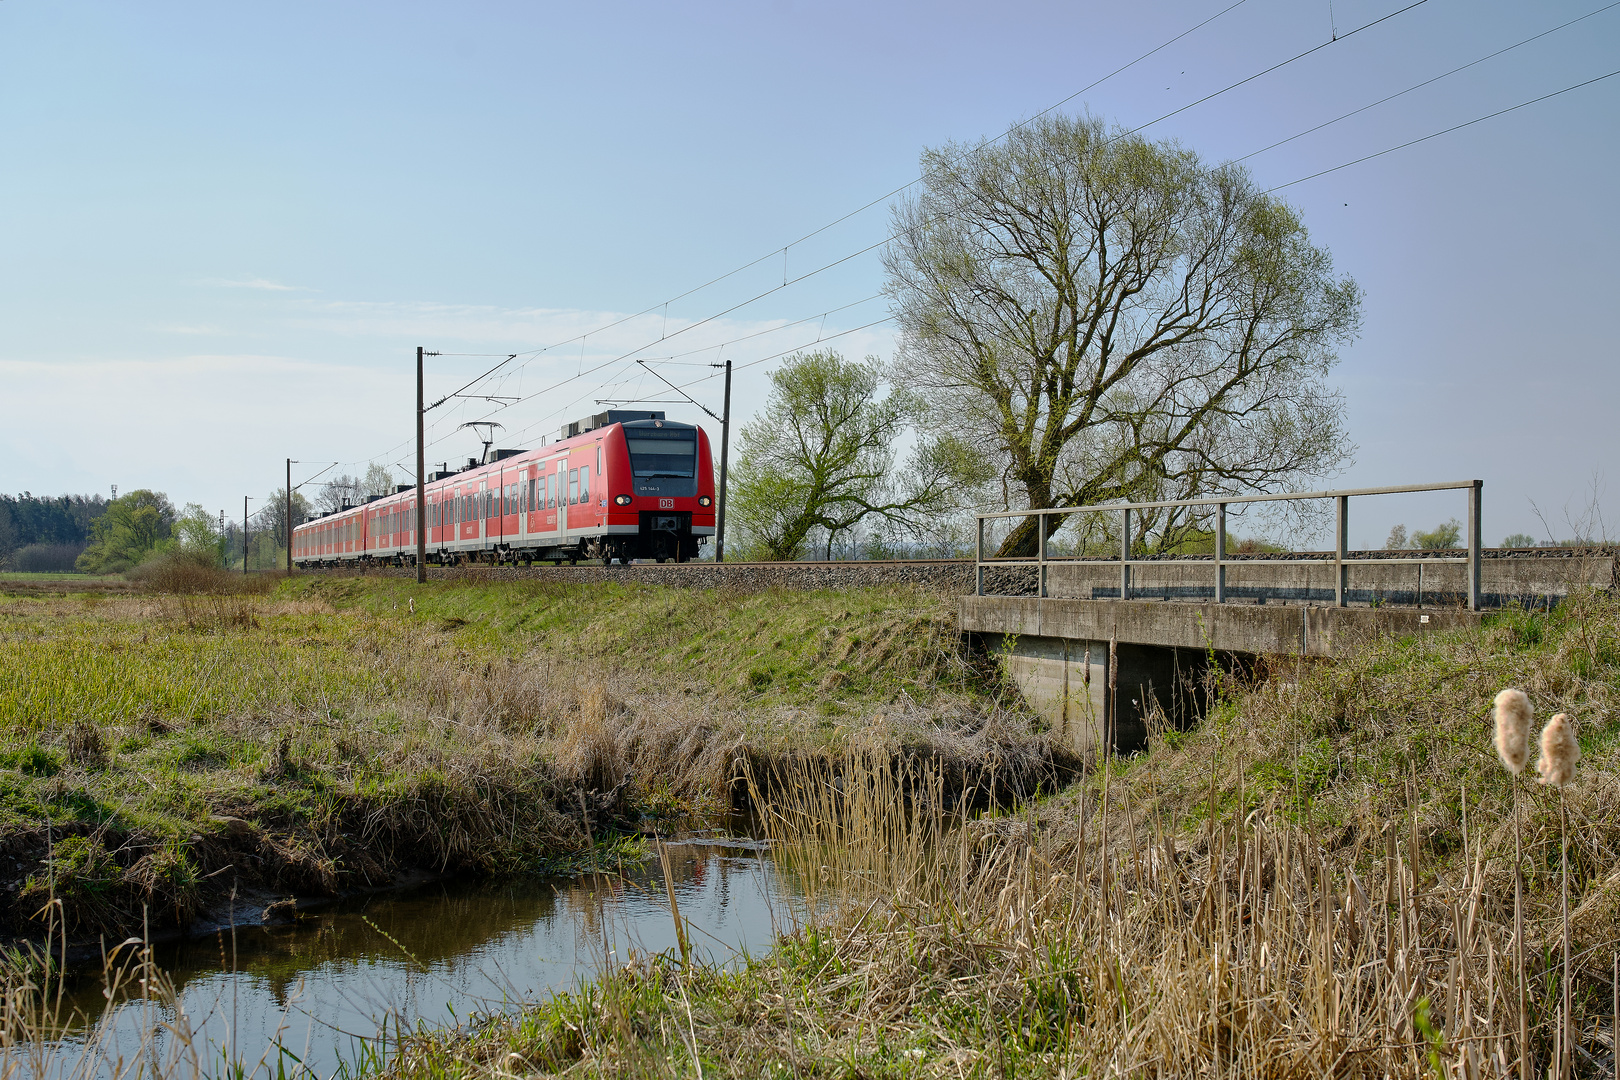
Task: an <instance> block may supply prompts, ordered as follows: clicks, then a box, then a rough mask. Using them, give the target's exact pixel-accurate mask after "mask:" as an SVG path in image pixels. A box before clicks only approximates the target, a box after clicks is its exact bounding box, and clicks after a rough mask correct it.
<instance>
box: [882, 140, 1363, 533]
mask: <svg viewBox="0 0 1620 1080" xmlns="http://www.w3.org/2000/svg"><path fill="white" fill-rule="evenodd" d="M923 175H924V181H923V188H922V190H921V192H920V194H919V195H917V196H916V197H915V198H912V199H909V200H905V201H902V202H901V203H899V204H897V205H896V207H895V208H894V211H893V215H894V219H895V220H894V225H895V240H894V241H893V242H892V243H891V245H890V247H889V248H888V249H887V250H886V252H885V256H884V266H885V269H886V270H887V274H888V277H887V284H886V290H887V293H888V295H889V297H890V298H891V300H892V302H893V307H894V310H895V313H896V315H897V317H898V320H899V325H900V332H901V345H900V351H899V354H898V358H897V359H898V365H897V366H898V369H899V372H900V374H901V377H902V380H903V381H904V382H905V384H906V385H907V386H909V387H910V388H911V389H913V390H915V391H919V392H922V393H924V394H926V395H927V396H928V398H929V399H930V401H931V403H932V409H931V414H930V415H931V417H932V423H933V424H934V425H935V426H937V427H938V428H939V429H940V430H941V431H942V432H944V431H949V432H950V433H952V434H954V435H955V436H957V437H958V438H963V439H967V440H971V441H972V442H973V443H974V444H975V445H976V446H977V447H978V449H979V451H980V452H981V453H983V454H985V455H986V456H987V458H989V459H991V460H994V461H997V462H998V463H1000V464H1002V465H1003V471H1002V477H1001V479H1002V487H1001V501H1003V502H1004V504H1005V505H1007V506H1008V507H1009V508H1011V509H1022V508H1024V507H1029V508H1048V507H1067V506H1086V505H1095V504H1098V503H1102V502H1107V501H1113V500H1119V499H1133V500H1143V499H1176V498H1192V497H1198V496H1203V495H1213V494H1228V493H1238V492H1249V491H1264V490H1275V489H1278V488H1282V487H1286V486H1288V485H1290V484H1293V483H1297V482H1298V481H1299V480H1300V479H1302V478H1304V477H1308V476H1322V475H1328V474H1331V473H1332V472H1334V471H1336V470H1337V469H1338V468H1340V467H1341V466H1342V465H1343V463H1344V462H1345V461H1346V460H1347V458H1348V455H1349V454H1350V453H1351V451H1352V450H1353V447H1352V446H1351V444H1350V442H1349V439H1348V438H1347V435H1346V431H1345V422H1344V405H1343V401H1342V399H1341V397H1340V395H1339V394H1338V393H1337V392H1336V391H1334V390H1333V389H1332V388H1331V387H1329V386H1328V385H1327V383H1326V381H1325V380H1326V377H1327V375H1328V373H1329V371H1330V370H1331V369H1332V367H1333V365H1334V364H1335V363H1336V361H1337V355H1336V353H1335V351H1334V350H1335V348H1336V347H1337V346H1338V345H1339V344H1341V343H1343V342H1345V341H1347V340H1349V339H1350V338H1351V337H1353V336H1354V334H1355V331H1356V330H1357V328H1358V325H1359V319H1360V304H1361V297H1360V290H1359V289H1358V288H1357V286H1356V284H1355V282H1353V281H1352V280H1350V279H1349V278H1348V277H1335V275H1334V270H1333V263H1332V258H1331V256H1330V255H1329V254H1328V252H1327V251H1326V250H1324V249H1323V248H1321V247H1319V246H1317V245H1314V244H1312V243H1311V240H1310V238H1309V236H1308V235H1307V233H1306V230H1305V227H1304V225H1303V224H1302V222H1301V221H1300V218H1299V215H1298V214H1297V213H1296V212H1295V211H1294V210H1293V209H1291V208H1290V207H1288V206H1287V205H1285V204H1284V203H1283V202H1281V201H1280V200H1278V199H1275V198H1273V197H1271V196H1268V195H1266V194H1264V193H1262V192H1261V191H1259V190H1258V189H1257V188H1256V186H1255V184H1254V183H1253V181H1252V180H1251V179H1250V177H1249V175H1248V173H1247V172H1246V171H1245V170H1243V169H1241V168H1239V167H1238V166H1236V165H1230V164H1227V165H1214V166H1211V165H1207V164H1205V163H1203V162H1201V161H1200V160H1199V159H1198V157H1197V155H1196V154H1194V153H1192V152H1191V151H1189V150H1187V149H1185V148H1183V147H1181V146H1180V145H1178V144H1176V143H1174V142H1154V141H1151V140H1148V139H1144V138H1141V137H1138V136H1135V135H1130V134H1126V133H1123V132H1121V131H1118V130H1111V129H1110V128H1109V126H1108V125H1106V124H1105V123H1104V122H1102V121H1101V120H1098V119H1095V118H1092V117H1081V118H1068V117H1051V118H1046V119H1041V120H1038V121H1035V122H1032V123H1030V124H1027V125H1025V126H1023V127H1021V128H1019V129H1018V130H1017V131H1015V132H1013V133H1012V134H1011V135H1010V136H1009V137H1008V138H1007V139H1005V140H1004V141H1003V142H1001V143H998V144H994V145H988V146H979V147H961V146H955V145H948V146H945V147H942V148H939V149H934V150H929V151H927V152H925V153H924V155H923ZM1048 520H1049V523H1050V524H1049V529H1050V530H1055V529H1056V528H1057V527H1059V525H1060V524H1061V518H1060V517H1059V516H1057V515H1054V516H1053V517H1051V518H1049V519H1048ZM1199 527H1200V518H1199V516H1198V515H1197V514H1190V513H1187V512H1183V511H1171V512H1160V513H1158V514H1156V515H1142V516H1141V521H1140V524H1139V526H1138V528H1139V529H1140V530H1142V532H1141V534H1140V535H1139V536H1138V537H1137V540H1138V541H1139V542H1140V543H1142V544H1157V545H1166V544H1173V543H1176V542H1178V541H1179V540H1180V539H1182V538H1184V537H1185V536H1186V535H1187V534H1188V532H1189V531H1190V530H1193V529H1197V528H1199ZM1035 530H1036V524H1035V519H1033V518H1029V519H1025V520H1024V521H1023V522H1022V523H1021V524H1020V525H1019V527H1018V528H1016V529H1015V530H1013V532H1012V533H1011V534H1010V535H1009V536H1008V537H1007V539H1006V541H1005V542H1004V543H1003V544H1002V546H1001V552H1000V553H1001V554H1003V555H1014V554H1028V553H1030V552H1032V551H1033V550H1034V546H1035V539H1036V534H1035ZM1150 534H1151V535H1150Z"/></svg>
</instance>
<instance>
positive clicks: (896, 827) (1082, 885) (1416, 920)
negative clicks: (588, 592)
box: [390, 596, 1620, 1077]
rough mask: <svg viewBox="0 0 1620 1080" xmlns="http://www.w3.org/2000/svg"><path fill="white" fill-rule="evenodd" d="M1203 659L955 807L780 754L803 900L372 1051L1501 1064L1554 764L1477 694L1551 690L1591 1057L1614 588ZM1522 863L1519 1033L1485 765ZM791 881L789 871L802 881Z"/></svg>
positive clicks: (1602, 998) (1017, 1071)
mask: <svg viewBox="0 0 1620 1080" xmlns="http://www.w3.org/2000/svg"><path fill="white" fill-rule="evenodd" d="M1263 674H1264V675H1265V677H1264V678H1263V679H1257V680H1256V681H1254V682H1250V683H1247V684H1242V685H1240V684H1236V683H1230V682H1229V683H1227V684H1225V685H1222V686H1220V687H1219V693H1220V699H1219V705H1218V707H1217V708H1216V709H1215V710H1214V712H1213V713H1212V714H1211V715H1210V716H1209V717H1208V718H1207V719H1206V721H1205V722H1204V723H1203V724H1202V725H1201V726H1200V727H1199V728H1198V729H1197V730H1195V731H1191V732H1187V733H1180V734H1178V733H1175V732H1172V731H1168V730H1164V729H1162V728H1161V729H1159V730H1157V731H1155V733H1154V735H1153V738H1152V741H1151V746H1150V750H1149V752H1147V753H1145V754H1143V755H1139V756H1137V757H1134V758H1131V759H1129V760H1124V761H1117V762H1115V763H1113V764H1112V765H1111V767H1110V768H1108V769H1105V770H1099V771H1098V772H1097V773H1096V774H1095V775H1093V776H1091V777H1089V778H1088V779H1087V780H1086V781H1084V782H1082V783H1079V784H1076V785H1072V786H1071V787H1069V788H1068V789H1066V790H1064V791H1062V792H1061V793H1058V794H1056V795H1054V796H1052V797H1049V798H1044V799H1042V800H1039V801H1031V802H1028V803H1026V804H1025V805H1023V806H1022V807H1021V808H1020V809H1018V810H1017V811H1014V812H1010V813H1002V814H990V815H985V816H981V817H979V818H977V819H973V820H960V819H957V818H954V817H951V816H949V815H948V814H946V813H945V812H944V811H943V807H942V806H941V805H940V803H939V801H938V800H934V799H930V798H928V797H926V796H927V793H928V792H929V791H930V790H933V789H934V788H935V787H936V786H937V783H938V781H937V780H936V779H934V778H933V777H932V776H930V775H929V774H928V773H927V771H926V767H925V766H924V767H922V771H920V772H914V773H913V774H912V775H910V776H907V775H904V774H903V773H898V772H896V771H895V770H894V768H893V766H892V763H891V762H889V761H887V760H885V759H882V758H878V759H871V758H862V757H860V756H858V755H857V756H853V757H851V758H849V759H847V760H846V761H845V762H844V763H843V764H842V765H841V766H837V767H831V766H828V765H826V764H825V763H807V764H805V765H804V767H803V769H802V771H801V774H800V776H799V777H798V783H789V784H785V785H779V786H778V787H777V788H776V789H775V791H776V794H775V796H774V798H773V799H772V800H771V805H772V809H771V812H770V814H769V819H770V820H771V821H773V822H775V823H777V827H778V832H779V839H780V843H779V845H778V855H777V857H778V859H779V861H780V862H781V863H782V864H784V865H787V866H790V867H794V866H797V867H801V868H803V870H804V871H805V872H804V873H803V874H802V875H801V878H802V881H803V882H804V883H805V885H806V887H807V888H808V889H810V890H811V892H812V895H816V894H819V895H822V896H826V895H829V894H831V895H836V896H838V897H839V898H840V903H838V904H837V905H836V906H835V908H834V914H832V915H830V916H828V917H824V918H821V919H817V920H812V921H809V922H807V923H806V924H805V925H803V926H800V927H797V928H794V927H784V929H785V930H789V931H790V932H789V933H787V934H786V936H784V937H783V938H782V940H781V942H780V944H779V946H778V948H777V949H776V950H775V951H774V952H772V953H771V954H770V955H769V956H764V957H758V958H755V959H753V960H750V961H749V962H747V963H746V964H744V965H741V966H735V965H734V966H729V967H728V966H705V965H702V964H698V963H693V964H691V965H686V964H683V963H682V962H681V960H680V958H679V957H676V956H673V955H664V956H658V957H651V958H642V959H641V960H639V961H637V962H635V963H633V964H630V965H628V966H625V967H624V968H622V969H620V970H617V971H614V972H612V973H610V974H607V975H605V976H604V977H602V978H601V979H600V980H598V981H596V982H594V983H592V984H590V985H587V986H584V987H582V988H581V989H579V990H578V991H577V992H574V993H568V994H560V995H557V996H555V997H553V998H551V999H550V1000H547V1001H545V1002H541V1003H537V1004H535V1005H534V1006H532V1007H530V1008H529V1009H527V1010H525V1011H522V1012H520V1013H516V1014H511V1015H503V1016H500V1017H494V1018H490V1019H489V1020H488V1021H487V1022H483V1023H479V1024H475V1025H472V1026H471V1027H469V1028H468V1029H466V1030H463V1031H459V1032H454V1033H444V1034H438V1035H431V1036H422V1037H419V1038H416V1039H409V1040H405V1041H404V1042H402V1043H401V1044H400V1045H399V1046H397V1047H396V1048H395V1049H396V1056H395V1058H394V1061H393V1064H392V1066H391V1069H390V1071H391V1073H392V1074H393V1075H395V1076H399V1077H417V1076H494V1075H507V1074H511V1073H523V1074H529V1073H539V1074H550V1073H569V1074H572V1073H575V1072H577V1073H578V1074H580V1075H600V1074H612V1075H616V1076H648V1077H652V1076H660V1077H662V1076H694V1075H702V1076H705V1077H715V1076H737V1077H741V1076H807V1075H809V1076H832V1075H837V1076H895V1077H901V1076H986V1077H988V1076H1015V1075H1016V1076H1050V1077H1059V1076H1067V1077H1072V1076H1080V1075H1087V1076H1089V1075H1121V1076H1123V1075H1133V1074H1135V1075H1149V1076H1226V1075H1232V1076H1276V1077H1283V1076H1305V1075H1310V1076H1327V1075H1332V1076H1357V1077H1361V1076H1365V1077H1384V1076H1407V1077H1420V1076H1431V1075H1433V1076H1448V1077H1450V1076H1461V1077H1481V1076H1511V1075H1518V1074H1519V1073H1518V1069H1519V1058H1520V1054H1521V1053H1523V1054H1525V1055H1526V1056H1527V1058H1528V1061H1529V1066H1528V1068H1529V1073H1528V1074H1529V1075H1537V1076H1540V1075H1547V1074H1548V1070H1549V1068H1550V1067H1551V1066H1552V1064H1553V1055H1554V1049H1555V1034H1556V1031H1557V1029H1558V1027H1559V1020H1558V1016H1559V1013H1558V1010H1559V1007H1560V1006H1559V1002H1560V998H1561V983H1562V980H1563V977H1564V969H1563V962H1562V953H1561V950H1560V941H1561V938H1562V935H1563V929H1564V916H1563V910H1564V909H1563V907H1562V905H1561V903H1560V876H1559V867H1560V840H1559V837H1560V830H1559V826H1558V822H1559V802H1558V801H1559V793H1558V792H1556V791H1554V790H1553V789H1550V788H1541V787H1537V786H1535V785H1534V784H1532V783H1531V782H1530V780H1529V778H1528V773H1527V775H1526V776H1525V777H1521V778H1519V779H1517V780H1515V779H1514V778H1513V777H1512V776H1511V775H1510V774H1508V773H1507V772H1505V771H1504V770H1503V769H1502V768H1501V767H1500V765H1499V764H1498V763H1497V761H1496V756H1495V753H1494V751H1493V749H1492V744H1491V709H1492V697H1493V695H1494V694H1495V693H1496V692H1497V691H1498V690H1499V689H1501V688H1502V687H1503V686H1519V687H1522V688H1524V689H1525V690H1526V691H1527V692H1528V693H1529V695H1530V696H1531V698H1532V699H1533V700H1534V702H1535V704H1536V708H1537V713H1538V717H1539V718H1540V719H1545V718H1546V717H1548V716H1551V715H1552V714H1553V713H1555V712H1560V711H1561V712H1567V713H1568V714H1569V715H1570V716H1572V717H1574V718H1575V720H1576V722H1577V724H1578V728H1579V737H1580V743H1581V747H1582V750H1583V760H1582V762H1581V765H1580V770H1579V772H1578V774H1577V776H1576V779H1575V780H1574V782H1573V783H1572V784H1571V785H1570V786H1568V787H1567V788H1565V789H1563V792H1562V796H1563V798H1564V800H1565V809H1566V810H1567V813H1568V816H1569V822H1570V830H1569V860H1570V870H1571V873H1570V883H1569V889H1570V906H1569V909H1568V910H1569V912H1570V914H1569V925H1570V931H1571V937H1572V954H1571V955H1572V961H1571V965H1570V969H1569V975H1570V978H1571V982H1572V987H1571V999H1572V1002H1573V1009H1572V1013H1571V1023H1570V1032H1571V1035H1570V1038H1569V1041H1568V1043H1567V1044H1566V1045H1568V1047H1569V1049H1568V1054H1569V1059H1570V1061H1571V1064H1572V1065H1573V1066H1574V1073H1573V1074H1575V1075H1612V1071H1611V1070H1612V1062H1613V1047H1614V1038H1615V1028H1614V1022H1613V1011H1614V1005H1613V1002H1614V996H1613V995H1614V992H1615V984H1614V968H1615V966H1616V965H1620V959H1617V953H1620V825H1617V824H1616V821H1617V818H1616V815H1615V813H1614V807H1613V802H1614V799H1615V797H1616V792H1617V791H1620V750H1617V743H1620V725H1617V724H1616V722H1615V715H1614V708H1613V707H1614V705H1615V702H1616V694H1617V693H1620V607H1617V605H1616V602H1615V600H1614V599H1613V598H1611V597H1602V596H1596V597H1586V598H1582V599H1579V600H1576V601H1573V602H1571V603H1570V604H1569V605H1567V606H1566V607H1565V608H1563V609H1561V610H1558V611H1555V612H1553V613H1552V614H1550V615H1549V614H1545V613H1543V614H1527V613H1509V614H1504V615H1501V616H1498V617H1496V618H1495V619H1493V620H1491V622H1490V623H1489V624H1488V625H1487V626H1486V627H1485V628H1484V629H1481V630H1467V631H1456V632H1452V633H1446V634H1436V635H1433V636H1427V637H1421V638H1408V639H1383V640H1375V641H1369V642H1367V643H1365V644H1364V646H1363V647H1362V648H1361V649H1360V650H1359V651H1358V652H1357V653H1356V654H1355V655H1354V656H1352V657H1351V658H1349V659H1347V660H1344V661H1343V662H1339V663H1335V664H1315V663H1311V664H1300V665H1298V666H1290V665H1283V666H1280V667H1278V666H1272V667H1271V668H1269V669H1268V670H1267V671H1266V672H1264V673H1263ZM1515 783H1517V784H1518V785H1520V790H1519V802H1520V804H1521V811H1522V815H1523V816H1522V821H1521V833H1522V849H1523V860H1522V870H1523V873H1524V875H1525V878H1524V880H1525V900H1524V902H1523V905H1522V913H1523V918H1524V926H1525V933H1524V945H1525V949H1524V953H1525V963H1524V975H1525V994H1524V999H1523V1000H1524V1003H1525V1004H1524V1009H1523V1014H1522V1016H1523V1019H1522V1025H1523V1028H1522V1030H1523V1031H1524V1032H1525V1033H1526V1036H1527V1037H1525V1038H1521V1036H1520V1031H1521V1013H1520V1005H1519V1001H1520V997H1519V984H1518V973H1519V970H1520V969H1519V966H1518V960H1517V956H1518V947H1517V943H1516V942H1515V940H1514V936H1513V935H1514V912H1515V900H1514V862H1515V839H1514V825H1513V822H1514V811H1513V807H1514V802H1515V798H1514V792H1513V789H1512V785H1513V784H1515ZM810 906H811V907H813V906H814V904H812V905H810Z"/></svg>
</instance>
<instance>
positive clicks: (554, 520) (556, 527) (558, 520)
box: [540, 461, 562, 536]
mask: <svg viewBox="0 0 1620 1080" xmlns="http://www.w3.org/2000/svg"><path fill="white" fill-rule="evenodd" d="M540 479H542V480H544V481H545V482H546V518H545V528H546V531H547V532H549V533H551V534H552V535H553V536H555V535H557V533H558V532H559V531H560V530H561V528H562V513H561V510H560V508H559V507H558V505H557V503H558V499H557V463H556V462H555V461H548V462H546V463H545V465H544V467H542V468H541V470H540Z"/></svg>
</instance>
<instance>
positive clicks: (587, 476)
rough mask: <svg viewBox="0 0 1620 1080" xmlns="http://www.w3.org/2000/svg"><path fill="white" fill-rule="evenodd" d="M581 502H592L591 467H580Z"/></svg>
mask: <svg viewBox="0 0 1620 1080" xmlns="http://www.w3.org/2000/svg"><path fill="white" fill-rule="evenodd" d="M579 501H580V502H582V503H588V502H590V501H591V467H590V466H589V465H581V466H580V467H579Z"/></svg>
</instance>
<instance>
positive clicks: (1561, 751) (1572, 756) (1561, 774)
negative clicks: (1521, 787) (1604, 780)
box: [1536, 713, 1581, 787]
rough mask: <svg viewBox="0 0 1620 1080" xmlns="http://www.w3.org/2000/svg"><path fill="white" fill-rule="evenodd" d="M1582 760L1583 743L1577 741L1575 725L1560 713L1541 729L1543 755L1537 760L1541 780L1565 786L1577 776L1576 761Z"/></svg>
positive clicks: (1537, 769) (1556, 785)
mask: <svg viewBox="0 0 1620 1080" xmlns="http://www.w3.org/2000/svg"><path fill="white" fill-rule="evenodd" d="M1580 760H1581V744H1580V743H1578V742H1576V741H1575V725H1574V723H1572V722H1571V721H1570V719H1569V717H1567V716H1565V715H1564V714H1563V713H1559V714H1558V715H1557V716H1555V717H1553V718H1552V719H1551V720H1549V721H1547V726H1546V727H1544V728H1542V729H1541V757H1540V758H1538V759H1537V760H1536V771H1537V772H1539V773H1540V774H1541V782H1542V783H1543V784H1551V785H1553V786H1554V787H1563V786H1564V785H1565V784H1567V783H1569V782H1570V781H1571V780H1573V779H1574V778H1575V763H1576V762H1578V761H1580Z"/></svg>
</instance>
